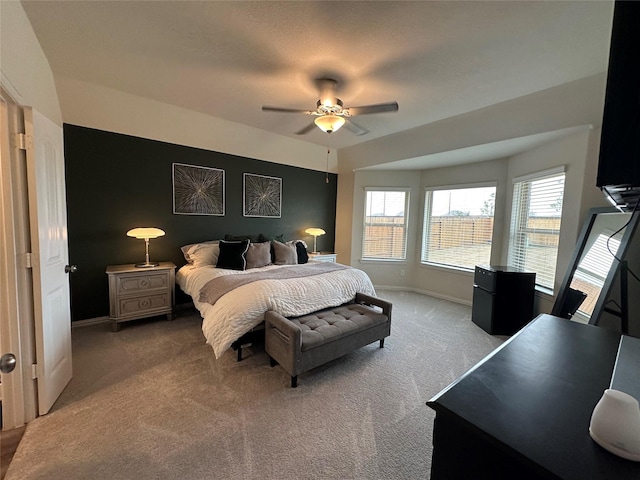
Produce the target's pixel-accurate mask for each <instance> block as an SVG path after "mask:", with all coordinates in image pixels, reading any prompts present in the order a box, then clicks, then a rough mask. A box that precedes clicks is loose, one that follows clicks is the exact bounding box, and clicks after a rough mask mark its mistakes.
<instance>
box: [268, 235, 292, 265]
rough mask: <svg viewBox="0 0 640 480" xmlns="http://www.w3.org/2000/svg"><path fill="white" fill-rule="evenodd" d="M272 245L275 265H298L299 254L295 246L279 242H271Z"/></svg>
mask: <svg viewBox="0 0 640 480" xmlns="http://www.w3.org/2000/svg"><path fill="white" fill-rule="evenodd" d="M271 245H272V246H273V256H274V261H273V263H275V264H276V265H295V264H297V263H298V252H297V251H296V246H295V245H292V244H290V243H282V242H279V241H277V240H274V241H273V242H271Z"/></svg>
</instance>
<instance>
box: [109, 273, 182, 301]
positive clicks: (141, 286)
mask: <svg viewBox="0 0 640 480" xmlns="http://www.w3.org/2000/svg"><path fill="white" fill-rule="evenodd" d="M169 280H170V272H169V271H168V270H167V271H164V272H157V273H149V274H132V275H120V276H118V277H117V282H116V285H117V286H116V288H117V291H118V294H120V295H127V294H133V293H140V292H148V291H149V290H158V289H159V290H165V289H166V288H167V286H168V285H169Z"/></svg>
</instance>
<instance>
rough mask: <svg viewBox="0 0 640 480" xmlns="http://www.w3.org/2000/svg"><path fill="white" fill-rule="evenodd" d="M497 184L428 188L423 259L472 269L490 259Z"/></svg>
mask: <svg viewBox="0 0 640 480" xmlns="http://www.w3.org/2000/svg"><path fill="white" fill-rule="evenodd" d="M495 198H496V187H495V185H492V186H486V185H484V186H474V187H466V188H463V187H458V188H452V187H448V188H447V189H437V190H436V189H429V190H427V191H426V194H425V203H424V224H423V228H424V233H423V237H422V238H423V243H422V262H423V263H429V264H437V265H443V266H447V267H457V268H464V269H471V270H473V269H474V268H475V266H476V265H478V264H488V263H490V258H491V240H492V236H493V211H494V208H495Z"/></svg>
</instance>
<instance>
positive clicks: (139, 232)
mask: <svg viewBox="0 0 640 480" xmlns="http://www.w3.org/2000/svg"><path fill="white" fill-rule="evenodd" d="M163 235H164V231H163V230H160V229H159V228H149V227H143V228H140V227H139V228H133V229H131V230H129V231H128V232H127V236H128V237H134V238H139V239H144V260H145V261H144V262H143V263H136V267H141V268H145V267H146V268H148V267H157V266H158V265H160V264H159V263H158V262H150V261H149V239H150V238H158V237H161V236H163Z"/></svg>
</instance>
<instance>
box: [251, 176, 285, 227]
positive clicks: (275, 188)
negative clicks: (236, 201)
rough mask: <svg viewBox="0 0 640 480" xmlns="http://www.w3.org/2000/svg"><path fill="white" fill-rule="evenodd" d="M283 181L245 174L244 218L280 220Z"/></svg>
mask: <svg viewBox="0 0 640 480" xmlns="http://www.w3.org/2000/svg"><path fill="white" fill-rule="evenodd" d="M281 206H282V179H281V178H277V177H265V176H264V175H253V174H251V173H245V174H244V216H245V217H272V218H280V215H281Z"/></svg>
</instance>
